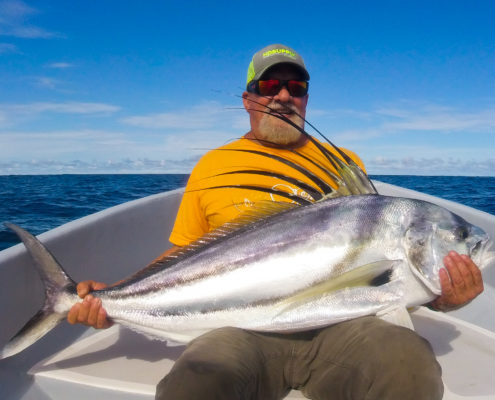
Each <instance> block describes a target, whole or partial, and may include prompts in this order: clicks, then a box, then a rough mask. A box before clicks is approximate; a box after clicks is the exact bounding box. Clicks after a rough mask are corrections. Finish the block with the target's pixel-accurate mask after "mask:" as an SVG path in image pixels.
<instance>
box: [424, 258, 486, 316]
mask: <svg viewBox="0 0 495 400" xmlns="http://www.w3.org/2000/svg"><path fill="white" fill-rule="evenodd" d="M444 264H445V269H443V268H442V269H441V270H440V285H441V287H442V294H441V296H440V297H438V298H437V299H435V300H434V301H433V302H432V305H433V306H434V307H435V308H437V309H440V310H444V311H446V310H451V309H454V308H458V307H460V306H462V305H464V304H467V303H469V302H470V301H471V300H473V299H474V298H475V297H476V296H478V295H479V294H480V293H481V292H482V291H483V279H482V276H481V271H480V269H479V268H478V267H477V266H476V264H475V263H474V262H473V260H471V258H469V257H468V256H466V255H459V254H458V253H456V252H455V251H451V252H449V254H448V255H447V256H445V258H444Z"/></svg>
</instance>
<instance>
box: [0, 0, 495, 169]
mask: <svg viewBox="0 0 495 400" xmlns="http://www.w3.org/2000/svg"><path fill="white" fill-rule="evenodd" d="M494 21H495V2H493V1H482V0H480V1H476V0H466V1H457V0H448V1H442V0H438V1H435V0H428V1H423V0H414V1H406V0H404V1H401V0H395V1H381V0H376V1H364V0H363V1H352V0H349V1H345V2H344V1H340V0H339V1H331V0H326V1H309V0H308V1H306V2H301V1H297V2H296V1H290V0H288V1H276V0H273V1H270V2H266V1H264V2H261V1H249V2H241V1H236V0H230V1H211V2H206V1H186V0H182V1H166V0H161V1H158V0H156V1H155V0H148V1H126V0H119V1H113V0H112V1H110V0H108V1H106V0H101V1H79V0H71V1H66V0H44V1H40V0H39V1H34V0H30V1H28V0H26V1H20V0H0V174H3V175H6V174H58V173H189V172H190V171H191V169H192V167H193V166H194V164H195V163H196V162H197V160H198V159H199V157H200V156H201V154H203V153H204V152H206V151H207V150H209V149H213V148H215V147H217V146H219V145H222V144H225V143H227V142H229V141H232V140H234V139H236V138H239V137H241V136H242V135H243V134H244V133H246V132H247V131H248V130H249V120H248V115H247V113H246V112H245V111H244V110H243V109H242V102H241V99H240V97H239V96H240V95H241V93H242V91H243V89H244V87H245V84H246V72H247V67H248V64H249V62H250V60H251V57H252V55H253V54H254V53H255V52H256V51H257V50H259V49H261V48H262V47H264V46H267V45H269V44H272V43H283V44H285V45H288V46H290V47H292V48H294V49H296V50H297V51H298V52H299V53H300V54H301V55H302V56H303V58H304V61H305V63H306V66H307V69H308V71H309V73H310V75H311V79H310V90H309V92H310V95H309V104H308V112H307V119H308V120H309V121H310V122H312V123H313V124H314V125H315V126H316V127H317V128H318V129H319V130H320V131H322V132H323V133H324V134H325V135H326V136H327V137H328V138H329V139H330V140H332V141H333V142H334V143H335V144H337V145H338V146H341V147H345V148H348V149H351V150H353V151H354V152H356V153H357V154H358V155H359V156H360V157H361V158H362V159H363V161H364V163H365V165H366V168H367V171H368V173H370V174H410V175H468V176H471V175H476V176H495V152H494V150H495V73H494V71H495V23H494ZM309 132H310V133H312V132H311V131H310V130H309Z"/></svg>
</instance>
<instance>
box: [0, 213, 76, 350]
mask: <svg viewBox="0 0 495 400" xmlns="http://www.w3.org/2000/svg"><path fill="white" fill-rule="evenodd" d="M5 225H6V226H7V227H8V228H10V229H12V230H13V231H14V232H15V233H16V234H17V235H18V236H19V238H20V239H21V240H22V242H23V243H24V245H25V246H26V249H27V250H28V253H29V254H30V255H31V258H32V259H33V261H34V265H35V267H36V269H37V270H38V273H39V274H40V277H41V280H42V281H43V284H44V286H45V303H44V304H43V307H42V308H41V309H40V310H39V311H38V312H37V313H36V315H34V316H33V317H32V318H31V319H30V320H29V321H28V322H27V323H26V324H25V325H24V326H23V327H22V328H21V330H20V331H19V332H18V333H17V334H16V335H15V336H14V337H13V338H12V339H10V341H9V342H8V343H7V344H6V345H5V347H4V348H3V349H2V350H1V351H0V359H3V358H6V357H10V356H12V355H14V354H17V353H19V352H21V351H22V350H24V349H25V348H27V347H29V346H30V345H31V344H33V343H34V342H36V341H37V340H38V339H40V338H41V337H43V336H44V335H45V334H47V333H48V332H49V331H51V330H52V329H53V328H54V327H55V326H56V325H58V323H59V322H60V321H62V320H63V319H65V317H66V315H67V312H68V310H69V306H64V305H62V304H60V303H61V301H62V300H63V299H64V298H66V299H68V300H70V301H65V302H64V303H66V304H71V300H72V299H73V300H74V302H76V301H77V299H78V296H77V291H76V283H75V282H74V281H73V280H72V279H71V278H70V277H69V276H68V275H67V274H66V272H65V271H64V270H63V268H62V267H61V266H60V264H59V263H58V262H57V260H56V259H55V257H54V256H53V255H52V254H51V253H50V252H49V251H48V249H47V248H46V247H45V246H43V244H42V243H41V242H40V241H39V240H38V239H36V238H35V237H34V236H33V235H31V234H30V233H29V232H27V231H25V230H24V229H22V228H20V227H18V226H16V225H13V224H8V223H7V224H5Z"/></svg>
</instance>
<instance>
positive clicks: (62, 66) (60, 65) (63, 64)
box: [47, 62, 74, 69]
mask: <svg viewBox="0 0 495 400" xmlns="http://www.w3.org/2000/svg"><path fill="white" fill-rule="evenodd" d="M73 66H74V64H71V63H68V62H54V63H51V64H48V65H47V67H48V68H55V69H66V68H72V67H73Z"/></svg>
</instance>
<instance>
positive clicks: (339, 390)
mask: <svg viewBox="0 0 495 400" xmlns="http://www.w3.org/2000/svg"><path fill="white" fill-rule="evenodd" d="M308 80H309V74H308V72H307V70H306V67H305V65H304V62H303V60H302V58H301V57H300V56H299V54H298V53H296V52H295V51H294V50H293V49H291V48H289V47H286V46H283V45H271V46H268V47H266V48H264V49H262V50H260V51H259V52H257V53H256V54H255V55H254V57H253V60H252V62H251V64H250V66H249V70H248V81H247V91H246V92H244V94H243V104H244V107H245V108H246V110H247V112H248V113H249V118H250V124H251V130H250V131H249V132H248V133H247V134H246V135H245V136H244V137H243V138H242V139H240V140H238V141H235V142H233V143H231V144H229V145H226V146H223V147H221V148H220V149H217V150H214V151H211V152H209V153H208V154H206V155H205V156H204V157H203V158H202V159H201V160H200V162H199V163H198V165H197V166H196V167H195V169H194V171H193V172H192V174H191V177H190V180H189V183H188V187H187V189H186V193H185V195H184V198H183V201H182V203H181V206H180V209H179V212H178V215H177V220H176V223H175V226H174V229H173V232H172V234H171V237H170V241H171V242H172V243H173V244H174V247H173V249H171V250H169V251H168V252H166V253H165V254H164V256H165V255H167V254H170V252H172V251H175V250H176V249H177V248H179V247H180V246H184V245H186V244H188V243H190V242H191V241H194V240H195V239H197V238H199V237H201V236H202V235H203V234H204V233H206V232H208V231H210V230H212V229H214V228H216V227H218V226H220V225H223V224H224V223H225V222H228V221H230V220H231V219H232V218H234V217H236V216H237V215H238V214H239V213H242V212H244V211H245V210H249V209H251V208H252V206H253V204H256V203H257V202H260V201H264V200H270V199H273V200H282V201H290V200H287V199H285V198H283V197H281V196H278V195H277V194H274V193H265V192H258V191H253V190H250V189H249V188H247V187H248V186H249V185H250V184H256V185H258V186H260V185H262V186H265V187H271V188H277V189H280V190H283V191H286V192H287V193H295V192H297V191H298V188H297V187H292V186H291V185H289V184H288V183H287V181H284V180H277V179H276V178H273V177H264V176H261V175H254V174H245V175H242V184H243V185H244V186H245V187H244V188H235V189H234V188H232V186H233V185H234V184H236V183H238V180H239V179H241V178H240V176H241V175H239V174H238V175H236V174H231V173H230V172H233V171H238V170H239V169H244V170H246V169H250V170H253V169H257V170H268V171H271V172H276V173H280V174H282V175H291V176H292V175H294V176H296V177H297V179H300V180H303V181H307V180H308V177H307V176H304V175H301V174H300V173H299V172H297V171H294V170H293V169H291V168H289V167H287V166H285V165H283V164H281V163H279V162H277V161H275V160H273V159H270V158H267V157H266V156H260V155H259V152H263V153H265V154H269V155H280V156H282V157H283V158H285V159H294V160H295V159H297V162H298V163H303V164H305V165H304V166H305V168H307V169H309V170H311V171H312V172H314V173H315V174H317V175H318V174H320V175H321V171H318V169H317V168H316V167H315V166H314V165H312V164H311V163H306V162H305V161H304V160H301V158H300V157H299V156H297V155H294V153H293V152H291V151H290V150H288V148H289V149H297V152H298V153H301V154H304V155H308V156H309V157H311V158H316V159H319V161H322V162H324V160H322V155H321V152H319V151H318V150H317V149H316V148H315V147H314V145H312V144H311V143H309V142H308V140H307V138H306V137H305V136H303V135H301V134H300V132H299V131H298V130H297V129H294V128H293V127H290V126H288V124H287V122H284V121H281V120H280V119H278V118H275V117H273V116H271V115H267V114H266V113H265V111H267V107H270V108H272V109H275V110H278V111H279V112H281V113H283V114H284V115H285V116H286V117H287V118H289V119H290V120H291V121H293V122H294V123H295V124H297V125H298V126H300V127H303V126H304V121H302V120H301V118H300V117H299V116H298V114H299V115H301V116H303V117H304V116H305V113H306V105H307V102H308V94H307V85H308V82H307V81H308ZM346 153H347V154H348V155H349V156H350V157H351V158H353V159H354V160H355V161H356V163H358V164H359V165H361V166H362V163H361V161H360V160H359V158H357V156H356V155H354V154H353V153H351V152H348V151H346ZM327 179H328V178H327ZM208 188H209V189H208ZM298 194H299V195H301V196H303V197H304V195H307V193H300V192H299V193H298ZM444 262H445V266H446V270H442V271H441V276H440V279H441V283H442V296H440V297H439V298H437V299H436V300H435V301H434V302H433V304H432V305H433V307H435V308H437V309H442V310H447V309H449V308H453V307H458V306H461V305H463V304H465V303H467V302H468V301H470V300H472V299H473V298H474V297H476V296H477V295H478V294H479V293H481V291H482V290H483V283H482V280H481V274H480V272H479V269H478V268H477V267H476V265H474V263H473V262H472V261H471V260H470V259H469V258H468V257H466V256H460V255H458V254H456V253H454V252H451V253H449V254H448V255H446V257H445V260H444ZM104 286H105V285H104V284H101V283H96V282H93V281H86V282H82V283H80V284H79V285H78V293H79V295H80V297H82V298H84V301H83V302H82V303H79V304H76V305H74V307H73V308H72V310H71V312H70V313H69V316H68V320H69V322H71V323H75V322H80V323H85V324H88V325H91V326H94V327H97V328H104V327H107V326H109V324H110V323H109V322H108V320H107V319H106V314H105V311H104V309H103V308H102V307H101V302H100V301H99V299H97V298H93V297H92V296H91V295H87V294H88V293H89V292H90V291H91V290H95V289H99V288H102V287H104ZM292 388H293V389H300V390H301V391H302V392H303V393H304V394H305V395H306V396H307V397H308V398H311V399H365V398H366V399H376V400H378V399H380V400H387V399H394V400H396V399H441V398H442V393H443V385H442V382H441V371H440V367H439V365H438V363H437V362H436V360H435V357H434V355H433V353H432V351H431V348H430V346H429V344H428V343H427V342H426V341H425V340H424V339H422V338H420V337H419V336H418V335H417V334H416V333H414V332H413V331H411V330H409V329H406V328H402V327H398V326H395V325H391V324H389V323H386V322H384V321H382V320H380V319H378V318H376V317H364V318H358V319H355V320H352V321H347V322H343V323H339V324H336V325H332V326H330V327H327V328H323V329H316V330H312V331H307V332H302V333H294V334H273V333H269V334H266V333H258V332H251V331H244V330H241V329H237V328H229V327H227V328H222V329H217V330H214V331H211V332H209V333H207V334H205V335H203V336H200V337H199V338H197V339H195V340H193V341H192V342H191V343H190V344H189V345H188V347H187V349H186V350H185V351H184V353H183V354H182V356H181V357H180V358H179V359H178V360H177V362H176V364H175V365H174V367H173V368H172V370H171V371H170V373H169V374H168V375H167V376H166V377H165V378H163V380H162V381H161V382H160V383H159V385H158V387H157V398H160V399H174V400H179V399H217V400H218V399H229V400H232V399H262V400H270V399H281V398H283V397H284V396H285V395H286V394H287V393H288V391H289V390H290V389H292Z"/></svg>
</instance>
